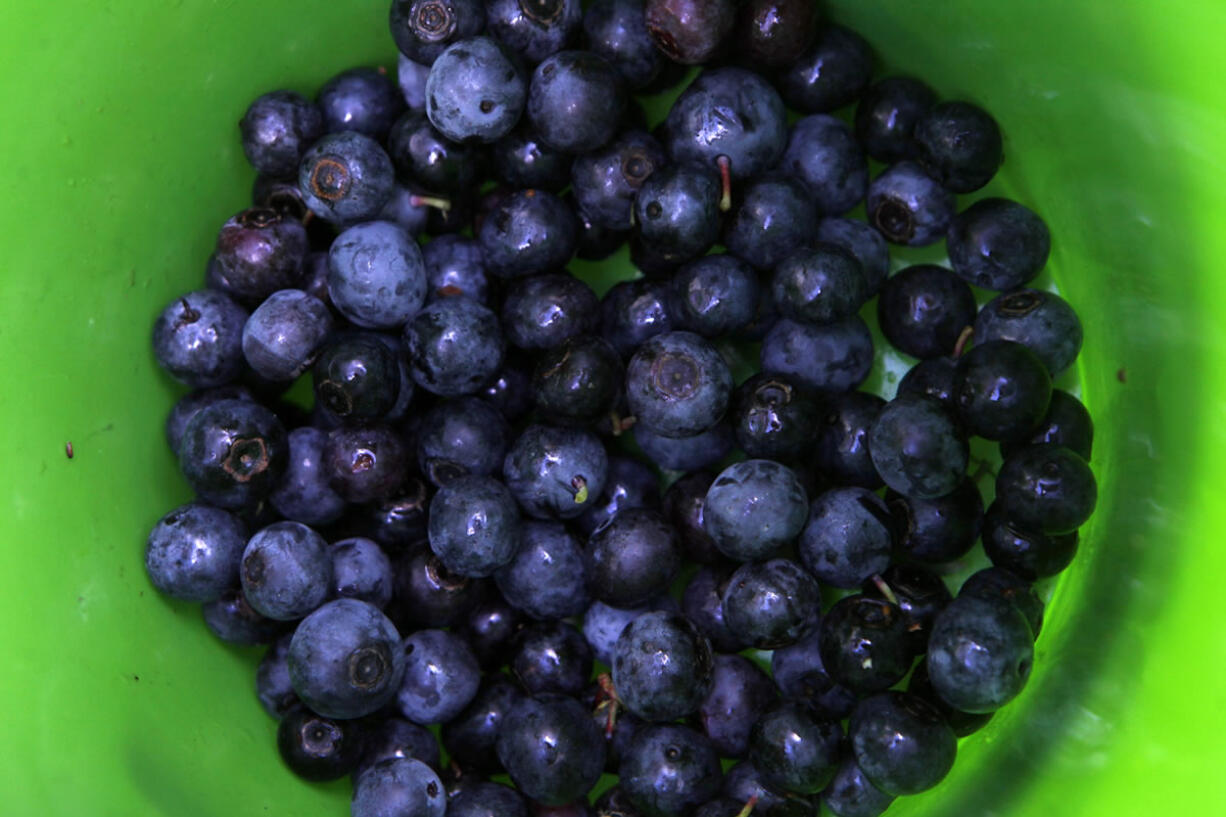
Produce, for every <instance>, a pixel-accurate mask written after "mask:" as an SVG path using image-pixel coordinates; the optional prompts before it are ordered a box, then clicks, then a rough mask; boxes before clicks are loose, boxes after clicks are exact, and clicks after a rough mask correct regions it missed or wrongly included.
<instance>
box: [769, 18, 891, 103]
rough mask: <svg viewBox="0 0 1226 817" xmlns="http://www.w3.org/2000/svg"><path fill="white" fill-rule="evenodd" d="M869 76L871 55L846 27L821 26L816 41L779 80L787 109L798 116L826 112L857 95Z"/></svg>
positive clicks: (788, 67)
mask: <svg viewBox="0 0 1226 817" xmlns="http://www.w3.org/2000/svg"><path fill="white" fill-rule="evenodd" d="M872 75H873V52H872V48H871V47H870V46H869V44H868V43H867V42H865V40H864V38H863V37H861V36H860V35H859V34H857V33H856V32H854V31H852V30H851V29H849V28H844V27H843V26H839V25H825V26H823V27H822V30H821V32H820V33H819V34H818V36H817V39H816V40H815V41H814V43H813V45H811V46H810V47H809V48H808V49H807V50H805V52H804V53H803V54H801V55H800V57H799V58H798V59H797V60H796V61H795V62H793V63H792V64H791V65H789V66H787V67H786V68H785V69H784V71H783V73H782V74H781V75H780V77H779V88H780V90H781V91H782V93H783V98H784V99H786V100H787V103H788V105H789V106H791V107H793V108H795V109H797V110H798V111H800V112H801V113H807V114H808V113H828V112H830V111H834V110H836V109H838V108H841V107H843V106H844V105H847V104H848V103H850V102H853V101H855V100H856V98H857V97H859V96H860V92H861V91H863V90H864V89H865V87H866V86H867V85H868V83H869V80H870V79H872Z"/></svg>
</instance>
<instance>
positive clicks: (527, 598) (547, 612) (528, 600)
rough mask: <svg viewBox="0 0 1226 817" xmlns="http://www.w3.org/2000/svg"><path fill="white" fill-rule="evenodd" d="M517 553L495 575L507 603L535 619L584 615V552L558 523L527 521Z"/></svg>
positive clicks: (585, 598) (568, 532)
mask: <svg viewBox="0 0 1226 817" xmlns="http://www.w3.org/2000/svg"><path fill="white" fill-rule="evenodd" d="M522 529H523V534H522V540H521V544H520V547H519V550H518V551H517V552H516V554H515V556H514V557H512V559H511V561H510V562H508V563H507V564H506V565H504V566H503V567H501V568H499V569H498V571H497V572H496V573H495V574H494V579H495V581H496V582H497V584H498V589H499V590H501V591H502V595H503V597H504V598H506V600H507V602H508V603H510V604H511V606H512V607H514V608H516V609H517V610H521V611H523V612H524V613H526V614H527V615H529V616H531V617H532V618H535V619H545V620H548V619H558V618H566V617H569V616H576V615H580V614H582V613H583V611H584V610H586V609H587V606H588V601H589V599H588V591H587V586H586V573H585V569H584V565H583V549H582V547H581V546H580V544H579V541H578V540H577V539H576V538H575V537H574V535H572V534H571V533H570V531H568V530H567V529H566V528H565V527H564V526H563V525H562V524H560V523H558V522H539V521H527V522H524V523H523V525H522Z"/></svg>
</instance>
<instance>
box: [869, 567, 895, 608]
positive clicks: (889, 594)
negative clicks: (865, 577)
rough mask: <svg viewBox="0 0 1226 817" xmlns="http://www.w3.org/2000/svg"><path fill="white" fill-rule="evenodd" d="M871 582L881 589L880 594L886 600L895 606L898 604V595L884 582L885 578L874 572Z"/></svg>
mask: <svg viewBox="0 0 1226 817" xmlns="http://www.w3.org/2000/svg"><path fill="white" fill-rule="evenodd" d="M872 582H873V584H875V585H876V586H877V589H878V590H880V591H881V595H883V596H885V600H886V601H888V602H889V603H890V604H892V605H894V606H895V607H897V606H898V596H896V595H894V590H893V589H892V588H891V587H890V586H889V585H888V584H886V581H885V579H883V578H881V576H880V575H878V574H876V573H874V574H873V579H872Z"/></svg>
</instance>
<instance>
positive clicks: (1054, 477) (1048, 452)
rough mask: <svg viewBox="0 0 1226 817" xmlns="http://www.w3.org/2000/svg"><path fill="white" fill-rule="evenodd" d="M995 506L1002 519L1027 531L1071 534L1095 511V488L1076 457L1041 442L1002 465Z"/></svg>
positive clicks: (1084, 462)
mask: <svg viewBox="0 0 1226 817" xmlns="http://www.w3.org/2000/svg"><path fill="white" fill-rule="evenodd" d="M996 501H997V503H999V505H1000V511H1001V513H1002V514H1003V515H1004V516H1005V518H1007V519H1009V520H1011V521H1012V522H1015V523H1016V524H1017V525H1019V526H1021V527H1022V528H1024V529H1026V530H1030V531H1036V532H1041V533H1049V534H1062V533H1070V532H1072V531H1074V530H1076V529H1077V528H1079V527H1081V525H1082V524H1084V523H1085V521H1086V520H1087V519H1089V518H1090V515H1091V514H1092V513H1093V512H1094V506H1095V504H1096V503H1097V501H1098V485H1097V483H1096V482H1095V480H1094V472H1093V471H1091V470H1090V466H1089V465H1088V464H1087V463H1086V461H1085V460H1084V459H1082V458H1081V457H1080V456H1079V455H1078V454H1077V453H1076V452H1074V451H1072V450H1070V449H1068V448H1065V447H1063V446H1059V445H1054V444H1052V443H1044V444H1042V445H1032V446H1028V447H1026V448H1023V449H1021V450H1019V451H1017V452H1015V453H1014V454H1013V455H1012V456H1010V457H1009V458H1008V459H1006V460H1005V462H1004V464H1003V465H1001V467H1000V472H999V473H998V474H997V476H996Z"/></svg>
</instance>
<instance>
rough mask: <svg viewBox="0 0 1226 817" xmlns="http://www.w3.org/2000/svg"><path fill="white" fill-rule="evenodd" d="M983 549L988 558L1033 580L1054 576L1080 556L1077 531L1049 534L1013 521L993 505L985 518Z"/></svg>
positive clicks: (995, 563) (997, 506)
mask: <svg viewBox="0 0 1226 817" xmlns="http://www.w3.org/2000/svg"><path fill="white" fill-rule="evenodd" d="M983 550H984V553H986V554H987V557H988V559H990V560H991V562H992V564H994V565H996V566H997V567H1002V568H1004V569H1006V570H1009V571H1010V572H1012V573H1016V574H1017V575H1018V576H1021V577H1022V578H1024V579H1029V580H1031V581H1033V580H1035V579H1039V578H1046V577H1048V576H1054V575H1056V574H1057V573H1059V572H1060V571H1062V570H1064V569H1065V568H1066V567H1068V566H1069V564H1070V563H1071V562H1072V561H1073V557H1074V556H1076V555H1077V533H1076V531H1074V532H1072V533H1063V534H1055V535H1048V534H1046V533H1042V532H1040V531H1032V530H1026V529H1025V528H1023V527H1021V526H1018V525H1015V524H1013V523H1012V522H1010V521H1009V520H1008V519H1007V518H1006V517H1005V514H1004V512H1003V511H1002V510H1001V509H1000V506H999V505H997V504H993V505H992V506H991V507H990V508H988V512H987V514H986V515H985V517H984V520H983Z"/></svg>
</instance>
